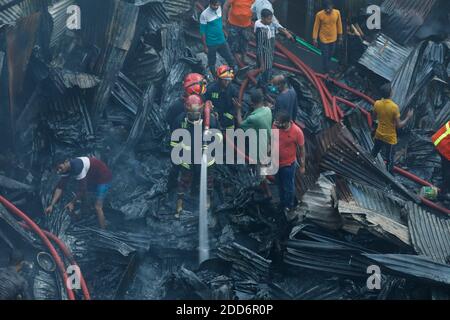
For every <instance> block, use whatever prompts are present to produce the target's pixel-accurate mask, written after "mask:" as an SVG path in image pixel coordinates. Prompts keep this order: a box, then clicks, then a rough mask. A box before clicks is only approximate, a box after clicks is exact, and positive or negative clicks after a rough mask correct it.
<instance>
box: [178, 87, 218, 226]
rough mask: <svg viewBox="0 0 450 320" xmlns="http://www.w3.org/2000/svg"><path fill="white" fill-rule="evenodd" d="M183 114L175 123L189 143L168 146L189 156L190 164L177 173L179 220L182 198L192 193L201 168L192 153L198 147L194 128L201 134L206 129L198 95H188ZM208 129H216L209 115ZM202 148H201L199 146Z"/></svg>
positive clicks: (215, 122)
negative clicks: (198, 127) (178, 148)
mask: <svg viewBox="0 0 450 320" xmlns="http://www.w3.org/2000/svg"><path fill="white" fill-rule="evenodd" d="M184 107H185V112H184V113H182V114H181V115H180V116H179V117H178V118H177V120H176V121H175V123H177V124H178V126H177V129H185V130H188V131H189V133H190V137H191V141H190V142H186V141H180V142H176V141H171V143H170V145H171V146H172V147H181V148H182V149H183V152H187V153H188V154H190V158H191V159H190V163H186V162H181V164H180V170H179V173H178V184H177V205H176V214H175V217H176V218H179V217H180V215H181V213H182V212H183V203H184V197H185V194H186V193H187V192H190V193H192V192H193V188H192V185H193V181H194V179H198V178H199V177H200V173H201V167H200V165H199V164H195V162H194V160H195V159H194V153H195V150H194V148H195V147H199V146H198V145H197V144H196V143H195V141H194V138H195V128H196V126H200V130H201V132H202V133H203V132H204V131H205V129H206V127H205V121H204V109H205V104H204V102H203V99H202V97H200V96H199V95H190V96H188V97H186V99H185V104H184ZM209 122H210V123H209V129H217V128H218V126H217V121H216V119H215V117H214V116H213V115H211V117H210V120H209ZM215 139H219V140H221V139H223V138H222V136H221V135H220V136H216V137H215ZM200 147H202V146H200ZM214 163H215V162H214V161H211V162H210V163H208V167H211V166H212V165H214ZM207 184H208V207H209V206H210V202H211V201H210V196H211V194H212V192H213V185H214V180H213V175H212V174H211V172H208V182H207Z"/></svg>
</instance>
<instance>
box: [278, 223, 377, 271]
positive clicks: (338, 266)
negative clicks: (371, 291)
mask: <svg viewBox="0 0 450 320" xmlns="http://www.w3.org/2000/svg"><path fill="white" fill-rule="evenodd" d="M368 251H371V250H368V249H365V248H363V247H360V246H358V245H355V244H353V243H350V242H347V241H342V240H338V239H337V238H335V237H333V235H330V234H327V233H324V232H323V230H322V229H320V228H318V227H315V226H312V225H300V226H297V227H295V228H294V229H292V232H291V235H290V236H289V241H288V242H287V248H286V252H285V254H284V262H285V263H286V264H288V265H291V266H293V267H300V268H304V269H311V270H316V271H321V272H327V273H331V274H333V275H337V274H339V275H346V276H352V277H365V276H366V275H367V274H366V269H367V264H364V263H357V262H353V260H354V258H355V257H356V256H359V257H361V254H362V253H368Z"/></svg>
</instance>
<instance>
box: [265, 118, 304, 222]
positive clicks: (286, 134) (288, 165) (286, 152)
mask: <svg viewBox="0 0 450 320" xmlns="http://www.w3.org/2000/svg"><path fill="white" fill-rule="evenodd" d="M273 129H274V130H279V131H278V132H279V142H278V146H277V145H276V146H275V147H278V148H279V149H278V150H279V167H280V169H279V171H278V187H279V193H280V204H281V207H282V209H283V212H284V213H285V214H286V217H287V218H288V220H289V216H290V215H291V213H292V211H293V209H294V200H295V174H296V171H297V168H298V163H297V154H300V157H301V159H300V173H301V174H304V173H305V157H306V153H305V138H304V135H303V131H302V129H300V128H299V127H298V126H297V125H296V124H295V123H294V122H293V121H291V117H290V115H289V114H288V113H287V112H285V111H281V112H280V113H278V114H277V115H276V118H275V122H274V125H273Z"/></svg>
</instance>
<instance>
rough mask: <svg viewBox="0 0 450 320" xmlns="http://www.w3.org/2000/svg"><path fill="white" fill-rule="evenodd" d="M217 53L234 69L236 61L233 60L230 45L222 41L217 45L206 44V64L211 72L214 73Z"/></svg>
mask: <svg viewBox="0 0 450 320" xmlns="http://www.w3.org/2000/svg"><path fill="white" fill-rule="evenodd" d="M217 53H218V54H220V55H221V56H222V58H224V59H225V61H226V62H227V63H228V65H229V66H230V67H232V68H234V69H236V68H237V66H236V61H235V60H234V57H233V55H232V54H231V50H230V47H229V46H228V43H226V42H225V43H224V44H221V45H218V46H211V47H209V46H208V66H209V70H210V71H211V73H212V74H213V76H215V75H216V62H217Z"/></svg>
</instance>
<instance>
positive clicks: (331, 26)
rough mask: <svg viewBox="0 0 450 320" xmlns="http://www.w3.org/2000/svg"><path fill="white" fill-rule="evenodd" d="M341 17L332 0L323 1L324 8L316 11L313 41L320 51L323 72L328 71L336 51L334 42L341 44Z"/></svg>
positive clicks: (326, 72)
mask: <svg viewBox="0 0 450 320" xmlns="http://www.w3.org/2000/svg"><path fill="white" fill-rule="evenodd" d="M342 34H343V28H342V19H341V13H340V12H339V10H336V9H334V5H333V2H332V1H331V0H327V1H325V2H324V9H323V10H322V11H320V12H318V13H317V15H316V21H315V22H314V30H313V43H314V45H315V46H318V45H319V41H318V40H320V50H321V51H322V64H323V71H324V73H325V74H328V73H329V72H330V63H331V58H333V56H334V53H335V51H336V42H339V44H342V41H343V40H342Z"/></svg>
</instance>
